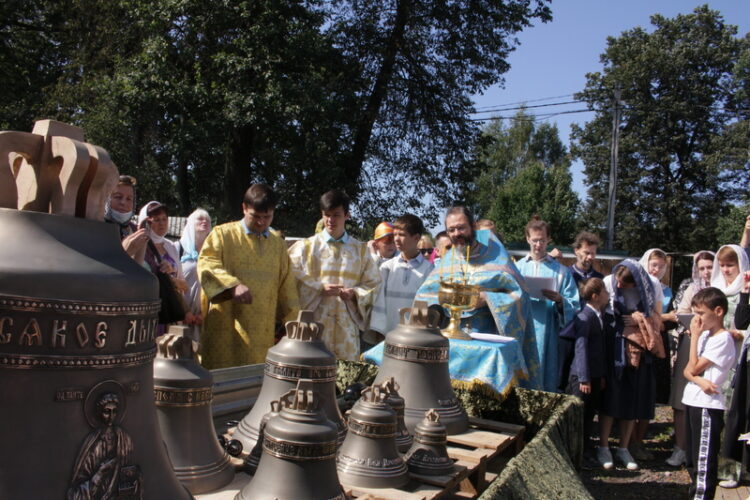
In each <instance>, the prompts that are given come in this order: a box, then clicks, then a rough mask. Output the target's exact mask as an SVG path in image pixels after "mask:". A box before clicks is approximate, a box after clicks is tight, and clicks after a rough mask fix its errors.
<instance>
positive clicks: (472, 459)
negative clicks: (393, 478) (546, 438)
mask: <svg viewBox="0 0 750 500" xmlns="http://www.w3.org/2000/svg"><path fill="white" fill-rule="evenodd" d="M469 425H470V429H469V430H468V431H467V432H465V433H463V434H459V435H457V436H448V455H449V456H450V457H451V458H453V459H454V460H456V463H455V465H454V470H453V472H452V473H451V474H449V475H446V476H423V475H419V474H411V481H410V482H409V484H407V485H406V486H405V487H404V488H401V489H368V488H357V487H351V486H348V485H346V484H344V485H342V486H343V487H344V490H345V491H346V493H347V494H348V495H349V496H350V497H352V498H357V499H360V500H434V499H438V498H452V497H453V498H456V497H458V498H474V497H476V496H478V495H479V494H480V493H481V492H483V491H484V490H485V489H486V488H487V485H488V484H489V483H490V482H491V481H492V479H494V478H495V477H497V471H498V470H499V467H498V465H502V464H504V463H505V462H506V461H507V460H509V459H510V457H512V456H515V455H516V454H518V453H519V452H520V451H521V450H522V449H523V446H524V439H523V438H524V430H525V429H524V427H523V426H521V425H513V424H505V423H502V422H494V421H491V420H483V419H479V418H470V419H469ZM493 465H494V467H492V466H493Z"/></svg>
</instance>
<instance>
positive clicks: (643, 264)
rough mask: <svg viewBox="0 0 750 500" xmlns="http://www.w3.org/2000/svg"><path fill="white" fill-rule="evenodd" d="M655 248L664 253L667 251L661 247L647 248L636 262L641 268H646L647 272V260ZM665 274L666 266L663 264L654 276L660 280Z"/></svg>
mask: <svg viewBox="0 0 750 500" xmlns="http://www.w3.org/2000/svg"><path fill="white" fill-rule="evenodd" d="M657 250H658V251H659V252H661V253H663V254H664V255H666V254H667V252H665V251H664V250H662V249H661V248H649V249H648V250H646V253H644V254H643V257H641V260H639V261H638V263H639V264H640V265H641V267H642V268H643V269H645V270H646V272H647V273H648V261H649V259H651V254H652V253H654V252H655V251H657ZM649 274H651V273H649ZM665 274H667V266H664V269H662V270H661V272H660V273H659V276H656V278H657V279H658V280H660V281H661V279H662V278H663V277H664V275H665Z"/></svg>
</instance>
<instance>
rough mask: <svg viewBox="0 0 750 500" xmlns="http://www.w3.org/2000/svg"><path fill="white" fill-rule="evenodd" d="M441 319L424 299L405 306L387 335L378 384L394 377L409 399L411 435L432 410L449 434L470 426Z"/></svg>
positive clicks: (406, 416) (407, 419) (406, 415)
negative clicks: (452, 376) (453, 381)
mask: <svg viewBox="0 0 750 500" xmlns="http://www.w3.org/2000/svg"><path fill="white" fill-rule="evenodd" d="M409 312H410V313H411V314H409V319H408V322H407V320H406V315H407V314H408V313H409ZM439 321H440V316H439V314H438V312H437V311H434V310H430V309H428V307H427V304H426V303H425V302H422V301H416V302H414V307H413V308H412V309H411V310H410V309H408V308H403V309H401V322H400V324H399V326H397V327H396V328H395V329H393V330H391V331H390V332H388V334H387V335H386V337H385V346H384V351H383V362H382V363H381V365H380V369H379V370H378V375H377V377H375V384H381V383H383V382H384V381H386V380H387V379H389V378H390V377H393V378H394V379H396V381H397V382H398V384H399V386H400V387H399V394H400V395H401V397H403V398H404V401H405V402H406V408H405V409H404V421H405V422H406V428H407V429H408V430H409V432H410V433H411V434H414V430H415V428H416V427H417V425H418V424H419V422H421V421H422V419H423V418H424V414H425V412H426V411H427V410H430V409H434V410H435V411H437V412H438V413H439V414H440V421H441V422H442V423H443V425H444V426H445V428H446V430H447V432H448V434H449V435H451V434H461V433H462V432H465V431H466V430H467V429H468V428H469V418H468V416H467V415H466V412H465V411H464V409H463V408H462V407H461V404H460V402H459V401H458V399H456V395H455V394H454V393H453V388H452V387H451V380H450V374H449V372H448V355H449V352H450V343H449V340H448V339H447V338H445V337H443V336H442V335H441V334H440V330H439V329H438V323H439Z"/></svg>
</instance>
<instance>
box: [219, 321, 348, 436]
mask: <svg viewBox="0 0 750 500" xmlns="http://www.w3.org/2000/svg"><path fill="white" fill-rule="evenodd" d="M322 333H323V324H322V323H317V322H316V321H315V319H314V316H313V313H312V311H300V313H299V317H298V319H297V321H289V322H287V324H286V336H284V337H283V338H282V339H281V340H280V341H279V343H278V344H276V345H275V346H273V347H272V348H271V349H269V350H268V354H267V355H266V365H265V374H264V377H263V386H262V387H261V389H260V394H259V395H258V399H257V401H256V402H255V404H254V405H253V408H252V409H251V410H250V412H249V413H248V414H247V415H245V418H243V419H242V421H241V422H240V423H239V425H238V426H237V431H236V432H235V433H234V436H233V437H234V438H235V439H238V440H239V441H240V442H241V443H242V445H243V447H244V448H245V449H246V450H252V449H253V447H254V446H255V443H256V442H257V441H258V433H259V430H260V422H261V420H262V419H263V415H265V414H266V413H267V412H268V408H269V405H270V404H271V401H275V400H278V399H279V397H280V396H281V395H282V394H285V393H287V392H288V391H290V390H291V389H294V388H295V387H296V386H297V382H298V381H299V380H300V379H307V380H312V382H313V384H315V392H316V393H318V394H320V396H321V399H322V404H323V410H324V411H325V414H326V416H327V417H328V419H329V420H330V421H331V422H333V423H334V424H336V427H337V428H338V433H339V442H341V441H343V439H344V435H345V434H346V425H345V423H344V418H343V417H342V416H341V412H340V411H339V407H338V404H337V402H336V357H335V356H334V355H333V354H332V353H331V351H329V350H328V349H327V348H326V346H325V344H324V343H323V341H322V340H321V339H320V336H321V334H322Z"/></svg>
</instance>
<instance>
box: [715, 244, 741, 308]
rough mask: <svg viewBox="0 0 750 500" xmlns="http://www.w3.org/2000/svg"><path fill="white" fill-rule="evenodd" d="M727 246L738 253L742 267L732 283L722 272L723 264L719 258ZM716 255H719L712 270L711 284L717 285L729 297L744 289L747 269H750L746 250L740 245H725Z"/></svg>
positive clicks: (739, 263)
mask: <svg viewBox="0 0 750 500" xmlns="http://www.w3.org/2000/svg"><path fill="white" fill-rule="evenodd" d="M725 247H729V248H731V249H732V250H734V253H736V254H737V263H738V265H739V268H740V272H739V273H737V276H736V277H735V278H734V281H732V282H731V283H727V280H726V279H725V278H724V275H723V274H722V273H721V264H720V263H719V258H718V255H719V254H720V253H721V251H722V249H724V248H725ZM716 255H717V257H716V258H715V259H714V269H713V271H712V272H711V286H713V287H716V288H718V289H719V290H721V291H722V292H724V295H726V296H727V297H731V296H732V295H737V294H738V293H740V291H741V290H742V285H743V283H744V281H743V280H744V275H745V271H750V261H748V258H747V254H746V253H745V250H744V249H743V248H742V247H741V246H739V245H724V246H722V247H721V248H719V250H718V251H717V252H716Z"/></svg>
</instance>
